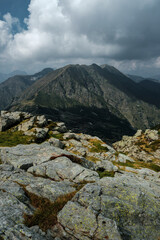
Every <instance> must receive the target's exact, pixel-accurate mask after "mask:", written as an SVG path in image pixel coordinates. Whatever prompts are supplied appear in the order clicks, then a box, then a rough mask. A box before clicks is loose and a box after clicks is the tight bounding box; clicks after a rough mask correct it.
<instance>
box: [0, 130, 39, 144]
mask: <svg viewBox="0 0 160 240" xmlns="http://www.w3.org/2000/svg"><path fill="white" fill-rule="evenodd" d="M31 142H35V137H33V136H25V135H24V134H23V132H21V131H16V132H13V131H12V130H7V131H5V132H0V146H1V147H13V146H16V145H18V144H29V143H31Z"/></svg>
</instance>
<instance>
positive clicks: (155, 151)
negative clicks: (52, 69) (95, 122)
mask: <svg viewBox="0 0 160 240" xmlns="http://www.w3.org/2000/svg"><path fill="white" fill-rule="evenodd" d="M0 129H1V131H2V132H1V133H0V146H1V147H0V240H2V239H6V240H13V239H14V240H18V239H20V240H27V239H28V240H29V239H33V240H41V239H42V240H43V239H44V240H45V239H49V240H52V239H56V240H63V239H64V240H67V239H68V240H69V239H71V240H77V239H80V240H89V239H93V240H103V239H104V240H106V239H108V240H120V239H121V240H159V239H160V201H159V196H160V173H159V165H160V164H159V163H160V154H159V152H160V146H159V141H160V134H159V131H158V130H146V132H141V131H138V132H137V133H136V135H135V136H133V137H127V136H125V137H123V139H122V141H120V142H117V143H115V144H114V145H113V147H112V146H109V145H107V144H106V143H104V142H103V141H101V139H99V138H97V137H93V136H90V135H86V134H76V133H71V132H69V131H68V130H67V129H66V126H65V124H64V123H53V122H51V121H50V120H46V118H45V117H44V116H38V117H37V116H36V117H35V116H32V115H30V114H27V113H22V112H14V113H9V112H4V111H2V112H1V118H0ZM2 138H3V141H1V139H2ZM17 144H18V145H17Z"/></svg>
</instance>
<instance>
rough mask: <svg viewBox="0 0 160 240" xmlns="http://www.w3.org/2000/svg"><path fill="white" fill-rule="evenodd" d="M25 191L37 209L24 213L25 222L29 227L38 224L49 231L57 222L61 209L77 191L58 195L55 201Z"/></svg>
mask: <svg viewBox="0 0 160 240" xmlns="http://www.w3.org/2000/svg"><path fill="white" fill-rule="evenodd" d="M25 192H26V195H27V196H28V197H29V199H30V201H31V204H32V205H33V206H34V207H35V208H36V210H35V212H34V214H33V215H28V214H24V224H25V225H26V226H27V227H32V226H35V225H38V226H39V227H40V228H41V229H42V230H43V231H47V229H50V228H51V227H53V226H54V225H55V224H56V223H57V215H58V213H59V211H61V210H62V208H63V207H64V206H65V204H66V203H67V202H68V201H70V200H71V199H72V198H73V197H74V195H75V194H76V192H77V191H74V192H71V193H68V194H64V195H62V196H60V197H58V198H57V200H56V201H55V202H51V201H50V200H48V199H47V198H43V197H39V196H37V195H35V194H33V193H30V192H28V191H26V190H25Z"/></svg>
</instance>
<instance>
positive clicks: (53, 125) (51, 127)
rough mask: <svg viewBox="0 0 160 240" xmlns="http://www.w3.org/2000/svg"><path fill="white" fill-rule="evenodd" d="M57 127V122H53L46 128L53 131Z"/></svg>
mask: <svg viewBox="0 0 160 240" xmlns="http://www.w3.org/2000/svg"><path fill="white" fill-rule="evenodd" d="M56 126H57V124H56V123H55V122H51V123H49V124H48V125H47V126H46V127H47V128H49V130H53V129H54V128H55V127H56Z"/></svg>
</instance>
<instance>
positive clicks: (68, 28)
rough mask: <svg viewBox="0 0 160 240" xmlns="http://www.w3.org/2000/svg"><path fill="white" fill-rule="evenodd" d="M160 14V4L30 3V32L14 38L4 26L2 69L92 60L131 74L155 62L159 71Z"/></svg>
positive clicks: (101, 0) (119, 0)
mask: <svg viewBox="0 0 160 240" xmlns="http://www.w3.org/2000/svg"><path fill="white" fill-rule="evenodd" d="M159 9H160V1H159V0H134V1H129V0H112V1H111V0H85V1H84V0H74V1H73V0H59V1H58V0H54V1H53V0H46V1H44V0H31V3H30V5H29V12H30V15H29V18H28V19H27V21H26V23H27V26H28V28H27V30H23V31H21V32H20V33H17V34H14V35H13V33H12V32H11V31H9V30H6V29H9V28H7V26H8V25H7V24H8V23H7V22H6V21H5V20H4V21H0V31H1V32H3V33H4V37H3V35H2V36H1V37H0V45H2V46H4V47H3V51H1V58H0V62H1V66H5V64H6V63H8V66H9V65H10V66H12V68H15V67H17V66H20V67H22V66H26V68H28V69H29V70H32V68H33V69H35V67H38V68H39V67H41V66H44V65H52V66H58V65H63V64H66V63H70V62H80V63H81V62H83V63H90V62H92V61H93V60H94V61H95V62H98V63H101V62H104V61H106V62H109V63H113V64H114V65H116V66H117V67H118V66H120V67H121V66H124V64H126V66H129V64H130V68H131V69H132V70H135V69H136V68H137V65H139V66H143V67H144V66H145V64H147V65H146V67H148V66H149V64H148V61H151V64H152V67H155V68H157V67H159V65H160V58H159V56H160V31H159V23H160V14H159ZM7 34H8V38H7V37H6V35H7ZM2 43H3V44H2ZM31 62H32V64H30V63H31ZM124 69H125V68H124Z"/></svg>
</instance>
